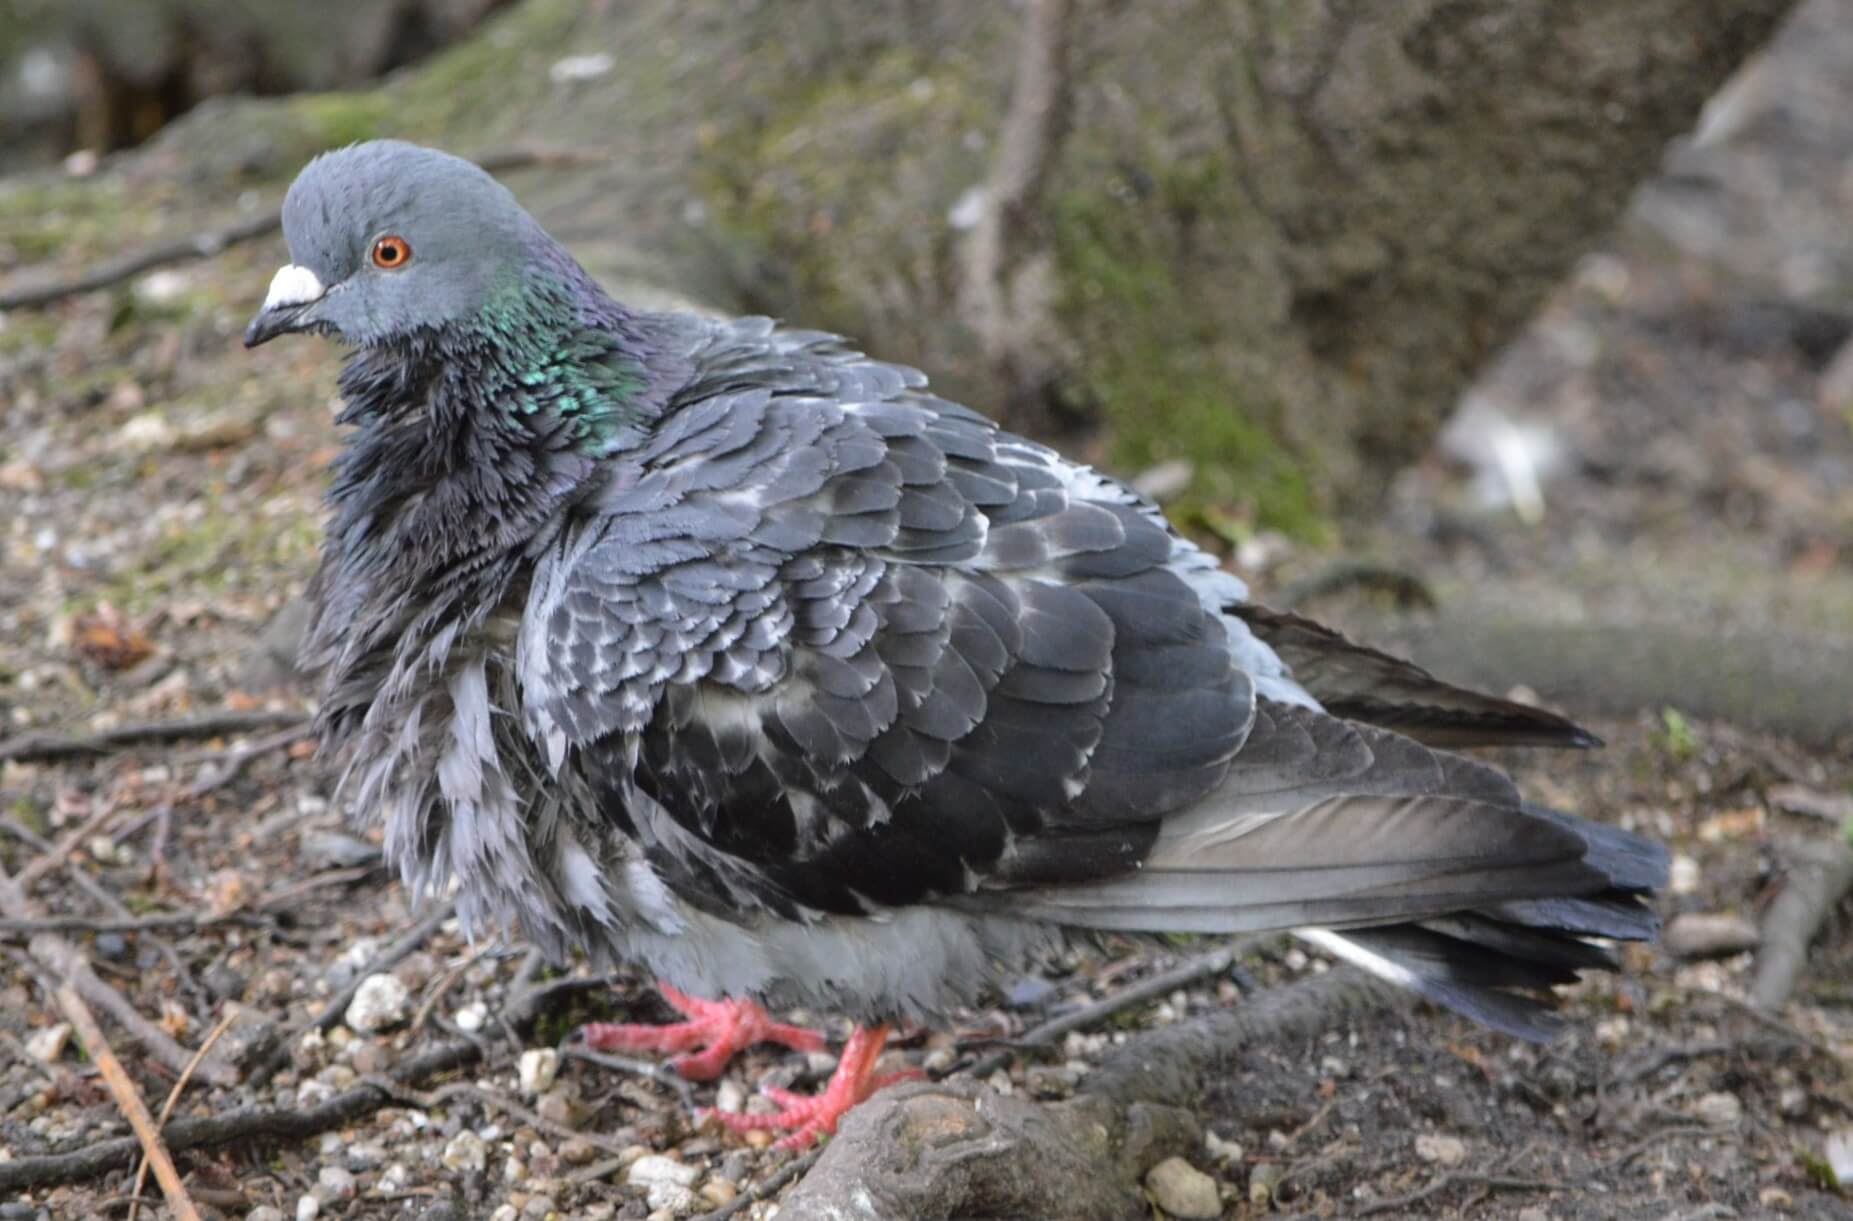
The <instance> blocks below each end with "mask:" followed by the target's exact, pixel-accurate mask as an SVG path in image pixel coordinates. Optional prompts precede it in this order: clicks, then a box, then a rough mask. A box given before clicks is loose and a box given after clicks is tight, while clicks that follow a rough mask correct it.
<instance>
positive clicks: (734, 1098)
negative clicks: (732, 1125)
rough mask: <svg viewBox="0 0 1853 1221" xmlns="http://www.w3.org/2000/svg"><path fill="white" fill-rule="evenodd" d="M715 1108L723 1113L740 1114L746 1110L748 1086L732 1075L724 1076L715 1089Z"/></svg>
mask: <svg viewBox="0 0 1853 1221" xmlns="http://www.w3.org/2000/svg"><path fill="white" fill-rule="evenodd" d="M714 1109H715V1110H717V1111H719V1112H720V1113H721V1114H723V1115H738V1114H739V1113H740V1112H742V1111H744V1110H746V1087H745V1086H744V1085H741V1084H740V1083H739V1082H738V1081H736V1080H735V1079H734V1078H732V1077H724V1078H722V1079H721V1083H720V1085H719V1086H717V1087H716V1088H715V1091H714Z"/></svg>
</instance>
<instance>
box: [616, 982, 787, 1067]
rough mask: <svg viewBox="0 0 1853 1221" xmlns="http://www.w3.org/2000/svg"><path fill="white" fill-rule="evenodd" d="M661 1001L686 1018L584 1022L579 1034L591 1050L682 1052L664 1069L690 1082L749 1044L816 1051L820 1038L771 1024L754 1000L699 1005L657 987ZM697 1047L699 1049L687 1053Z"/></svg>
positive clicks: (698, 1001)
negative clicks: (663, 1023)
mask: <svg viewBox="0 0 1853 1221" xmlns="http://www.w3.org/2000/svg"><path fill="white" fill-rule="evenodd" d="M657 990H658V991H659V992H661V993H662V994H663V999H664V1000H666V1001H668V1002H669V1003H670V1004H671V1005H672V1006H674V1007H675V1009H676V1011H677V1012H679V1013H681V1014H682V1015H683V1016H684V1017H686V1018H688V1021H686V1022H673V1023H671V1024H669V1025H666V1026H649V1025H642V1024H636V1023H624V1024H617V1023H612V1022H588V1023H587V1024H586V1025H585V1027H584V1028H583V1029H582V1030H581V1032H580V1034H581V1036H582V1037H583V1038H584V1039H585V1042H586V1046H588V1047H590V1048H592V1049H593V1050H595V1051H622V1052H637V1051H646V1052H658V1053H663V1052H683V1053H686V1054H683V1055H678V1056H677V1057H676V1058H675V1059H674V1060H671V1061H670V1067H672V1068H674V1069H675V1070H676V1071H677V1072H678V1073H681V1074H682V1075H683V1076H684V1077H686V1078H688V1079H689V1080H690V1081H712V1080H714V1078H716V1077H718V1076H720V1075H721V1073H722V1072H723V1071H724V1070H725V1069H726V1067H727V1062H728V1061H729V1060H732V1059H733V1058H734V1057H735V1056H736V1055H738V1054H739V1053H740V1052H742V1051H745V1050H746V1049H747V1048H749V1047H751V1046H752V1045H753V1044H755V1043H781V1044H783V1045H784V1046H786V1047H789V1048H791V1049H793V1050H794V1051H821V1050H823V1046H824V1037H823V1035H822V1034H820V1033H818V1032H817V1031H815V1030H806V1029H805V1028H804V1027H802V1026H789V1025H786V1024H785V1023H784V1022H775V1021H773V1020H772V1018H771V1016H770V1015H769V1014H767V1013H766V1011H765V1009H764V1008H762V1007H761V1006H760V1005H759V1004H758V1003H757V1002H756V1001H750V1000H718V1001H704V1000H702V999H700V998H699V997H693V996H689V995H687V994H686V993H684V992H680V991H678V990H677V989H675V988H672V987H670V986H669V985H668V984H664V983H659V984H657ZM696 1048H699V1049H700V1050H691V1049H696Z"/></svg>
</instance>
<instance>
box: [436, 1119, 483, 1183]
mask: <svg viewBox="0 0 1853 1221" xmlns="http://www.w3.org/2000/svg"><path fill="white" fill-rule="evenodd" d="M438 1161H440V1162H442V1163H443V1164H444V1166H445V1168H446V1169H448V1170H456V1171H463V1172H470V1171H474V1172H478V1173H480V1172H481V1171H482V1168H483V1167H484V1166H486V1165H488V1164H489V1146H488V1145H485V1144H484V1143H483V1138H482V1137H480V1136H478V1135H476V1133H474V1132H472V1131H470V1130H469V1129H468V1128H465V1129H464V1130H463V1131H461V1132H459V1133H457V1134H456V1135H455V1136H453V1137H451V1138H450V1143H449V1144H447V1145H445V1146H444V1152H443V1153H442V1154H440V1155H439V1157H438Z"/></svg>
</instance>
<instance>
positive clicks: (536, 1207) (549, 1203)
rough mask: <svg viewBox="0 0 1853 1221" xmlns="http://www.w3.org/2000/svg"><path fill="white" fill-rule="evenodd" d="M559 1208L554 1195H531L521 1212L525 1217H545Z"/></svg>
mask: <svg viewBox="0 0 1853 1221" xmlns="http://www.w3.org/2000/svg"><path fill="white" fill-rule="evenodd" d="M558 1208H559V1205H557V1204H555V1203H554V1202H553V1197H552V1196H531V1197H529V1199H528V1202H527V1203H526V1204H525V1205H523V1206H522V1209H521V1214H522V1215H523V1216H525V1217H545V1216H546V1215H547V1214H548V1213H551V1212H554V1211H556V1210H557V1209H558Z"/></svg>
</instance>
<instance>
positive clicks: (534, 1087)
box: [517, 1047, 560, 1094]
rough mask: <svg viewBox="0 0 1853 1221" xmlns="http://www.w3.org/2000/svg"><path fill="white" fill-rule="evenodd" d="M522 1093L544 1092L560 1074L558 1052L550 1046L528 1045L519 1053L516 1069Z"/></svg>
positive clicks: (551, 1086) (550, 1087)
mask: <svg viewBox="0 0 1853 1221" xmlns="http://www.w3.org/2000/svg"><path fill="white" fill-rule="evenodd" d="M517 1075H518V1076H519V1078H520V1081H521V1092H522V1093H524V1094H544V1093H546V1092H547V1091H548V1090H550V1089H552V1088H553V1082H554V1079H555V1078H557V1077H558V1076H559V1075H560V1053H559V1052H557V1051H555V1050H554V1049H553V1048H551V1047H530V1048H529V1049H528V1050H526V1051H524V1052H522V1053H521V1063H520V1066H519V1068H518V1070H517Z"/></svg>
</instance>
